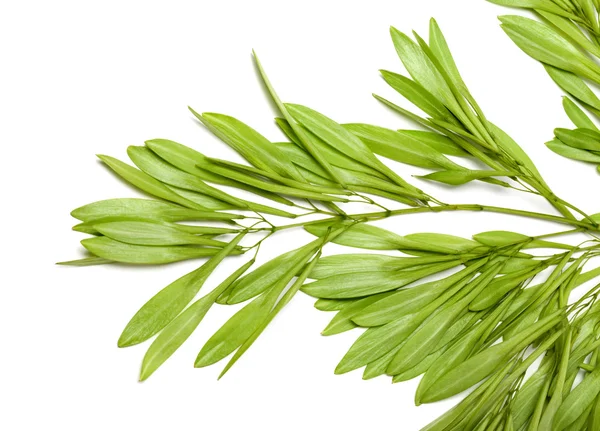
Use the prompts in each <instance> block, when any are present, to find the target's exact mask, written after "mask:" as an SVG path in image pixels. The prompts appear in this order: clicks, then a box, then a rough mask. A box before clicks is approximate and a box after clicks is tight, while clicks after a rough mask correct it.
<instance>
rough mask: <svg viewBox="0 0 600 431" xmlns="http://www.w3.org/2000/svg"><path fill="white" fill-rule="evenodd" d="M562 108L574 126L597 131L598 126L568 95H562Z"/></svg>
mask: <svg viewBox="0 0 600 431" xmlns="http://www.w3.org/2000/svg"><path fill="white" fill-rule="evenodd" d="M563 108H564V109H565V112H566V113H567V115H568V116H569V119H570V120H571V121H572V122H573V124H575V126H577V127H580V128H584V129H592V130H597V131H598V128H597V127H596V125H595V124H594V122H593V121H592V120H591V119H590V117H588V116H587V115H586V113H585V112H583V110H582V109H581V108H580V107H579V106H577V104H575V102H573V101H572V100H571V99H569V98H568V97H563Z"/></svg>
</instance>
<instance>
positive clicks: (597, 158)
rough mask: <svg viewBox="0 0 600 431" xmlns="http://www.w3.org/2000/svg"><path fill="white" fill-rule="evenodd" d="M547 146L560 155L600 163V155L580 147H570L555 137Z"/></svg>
mask: <svg viewBox="0 0 600 431" xmlns="http://www.w3.org/2000/svg"><path fill="white" fill-rule="evenodd" d="M546 146H547V147H548V148H550V150H552V151H554V152H555V153H556V154H558V155H559V156H563V157H566V158H568V159H572V160H579V161H582V162H590V163H600V155H596V154H594V153H591V152H589V151H586V150H580V149H579V148H573V147H570V146H568V145H565V144H563V143H562V142H561V141H559V140H558V139H553V140H552V141H550V142H546Z"/></svg>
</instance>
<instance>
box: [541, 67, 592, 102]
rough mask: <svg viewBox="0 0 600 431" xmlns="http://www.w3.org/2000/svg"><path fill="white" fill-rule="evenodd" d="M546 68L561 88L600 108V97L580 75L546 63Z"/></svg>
mask: <svg viewBox="0 0 600 431" xmlns="http://www.w3.org/2000/svg"><path fill="white" fill-rule="evenodd" d="M544 68H545V69H546V72H548V75H550V77H551V78H552V80H553V81H554V82H555V83H556V84H557V85H558V86H559V87H560V88H562V89H563V90H565V91H566V92H567V93H569V94H570V95H572V96H573V97H575V98H576V99H578V100H580V101H581V102H583V103H585V104H587V105H589V106H591V107H593V108H595V109H600V99H598V96H596V94H595V93H594V92H593V91H592V90H591V89H590V87H589V86H588V85H587V84H586V83H585V82H584V81H583V79H581V78H580V77H579V76H577V75H576V74H574V73H571V72H567V71H566V70H562V69H558V68H556V67H552V66H550V65H547V64H545V65H544Z"/></svg>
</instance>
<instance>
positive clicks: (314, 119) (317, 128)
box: [286, 104, 425, 198]
mask: <svg viewBox="0 0 600 431" xmlns="http://www.w3.org/2000/svg"><path fill="white" fill-rule="evenodd" d="M286 108H287V109H288V110H289V112H290V114H291V115H292V116H293V117H294V118H295V119H296V121H298V122H299V123H300V124H302V125H303V126H304V127H306V128H307V129H308V130H310V131H311V132H312V133H314V134H315V135H316V136H318V137H319V138H320V139H322V140H323V141H324V142H325V143H327V144H328V145H330V146H331V147H333V148H335V149H336V150H338V151H340V152H342V153H343V154H345V155H347V156H348V157H350V158H352V159H354V160H356V161H358V162H360V163H363V164H367V165H370V166H372V167H374V168H375V169H376V170H378V171H379V172H381V173H382V174H384V175H385V176H386V177H388V178H390V179H391V180H392V181H394V182H395V183H396V184H398V185H399V186H401V187H404V188H406V189H407V190H410V191H413V192H419V190H417V189H416V188H415V187H413V186H411V185H410V184H408V183H407V182H406V181H404V180H403V179H402V178H400V177H399V176H398V175H397V174H396V173H395V172H394V171H392V170H391V169H390V168H388V167H387V166H386V165H384V164H383V163H382V162H381V161H380V160H379V159H378V158H377V157H375V155H374V154H373V152H372V151H371V150H369V148H368V147H367V146H366V145H365V144H364V143H363V142H362V141H361V140H360V139H359V138H357V137H356V136H354V135H353V134H352V133H350V132H349V131H347V130H346V129H344V128H343V127H342V126H341V125H340V124H338V123H336V122H335V121H333V120H331V119H330V118H328V117H326V116H324V115H323V114H320V113H319V112H317V111H314V110H312V109H310V108H308V107H306V106H302V105H294V104H286ZM422 197H423V198H425V196H423V195H422Z"/></svg>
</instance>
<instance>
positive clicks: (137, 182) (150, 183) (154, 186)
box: [98, 154, 202, 209]
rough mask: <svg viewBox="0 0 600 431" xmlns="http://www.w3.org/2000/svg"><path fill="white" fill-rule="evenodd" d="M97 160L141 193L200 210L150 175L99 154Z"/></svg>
mask: <svg viewBox="0 0 600 431" xmlns="http://www.w3.org/2000/svg"><path fill="white" fill-rule="evenodd" d="M98 158H99V159H100V160H102V161H103V162H104V163H106V165H108V167H110V168H111V169H112V170H113V171H114V172H115V173H116V174H117V175H119V176H120V177H121V178H123V179H124V180H125V181H127V182H128V183H130V184H131V185H133V186H135V187H137V188H138V189H140V190H142V191H143V192H146V193H148V194H151V195H153V196H156V197H158V198H161V199H165V200H167V201H171V202H175V203H177V204H179V205H183V206H184V207H187V208H192V209H202V208H201V207H199V206H198V205H196V204H195V203H193V202H192V201H190V200H187V199H185V198H183V197H182V196H180V195H178V194H177V193H175V192H173V191H172V190H171V189H169V188H168V187H167V186H165V185H164V184H163V183H161V182H160V181H158V180H155V179H154V178H152V177H151V176H150V175H148V174H146V173H144V172H142V171H140V170H138V169H135V168H134V167H132V166H129V165H128V164H127V163H123V162H121V161H120V160H117V159H115V158H114V157H110V156H104V155H101V154H99V155H98Z"/></svg>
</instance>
